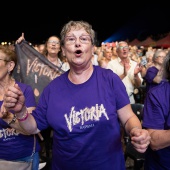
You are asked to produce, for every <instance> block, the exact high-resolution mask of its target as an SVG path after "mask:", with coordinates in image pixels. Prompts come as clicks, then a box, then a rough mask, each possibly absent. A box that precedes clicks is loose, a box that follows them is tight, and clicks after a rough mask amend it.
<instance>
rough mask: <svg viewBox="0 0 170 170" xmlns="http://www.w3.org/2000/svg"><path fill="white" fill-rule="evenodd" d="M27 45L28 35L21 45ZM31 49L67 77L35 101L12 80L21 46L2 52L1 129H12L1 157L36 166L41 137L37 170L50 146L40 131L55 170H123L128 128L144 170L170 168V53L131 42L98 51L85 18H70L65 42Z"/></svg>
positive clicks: (50, 42) (63, 35) (26, 87)
mask: <svg viewBox="0 0 170 170" xmlns="http://www.w3.org/2000/svg"><path fill="white" fill-rule="evenodd" d="M23 40H25V37H24V34H23V33H22V35H21V37H19V38H18V40H16V44H19V43H21V42H22V41H23ZM33 47H34V49H35V50H37V51H38V52H39V53H41V54H42V55H43V56H44V57H46V58H47V59H48V60H49V61H50V62H51V63H53V64H54V65H56V66H58V67H59V68H61V69H62V70H63V71H64V73H62V74H61V75H60V76H59V77H56V78H55V79H54V80H52V81H51V82H50V83H49V84H48V85H47V86H46V87H44V90H43V92H42V94H41V96H40V98H39V101H38V103H36V102H35V99H34V93H33V90H32V88H31V86H29V85H27V84H24V83H22V82H17V81H15V79H14V78H13V77H12V71H13V69H14V68H15V66H16V63H17V54H16V52H15V49H12V48H9V47H8V46H4V47H3V46H2V47H1V48H0V70H1V73H0V85H1V86H0V106H1V112H0V117H1V118H0V128H1V131H2V132H3V133H5V132H8V131H10V132H11V134H10V135H5V134H3V135H1V138H0V148H1V153H0V159H3V160H15V161H19V160H26V161H30V160H31V159H32V148H33V143H34V140H33V139H36V152H35V153H34V154H33V156H34V157H33V160H34V166H33V170H38V165H39V160H40V158H41V154H42V148H43V147H44V146H43V145H42V144H41V141H39V140H38V136H37V135H36V134H40V135H42V136H43V138H44V139H45V145H46V147H45V148H46V149H48V150H47V151H46V156H49V150H50V148H51V149H52V161H51V165H50V169H52V170H70V169H74V170H87V169H88V170H94V169H96V170H103V169H107V170H112V169H115V170H117V169H118V170H123V169H126V163H125V160H124V153H123V148H122V142H121V140H122V139H121V138H122V135H121V128H122V127H123V128H124V129H125V131H126V133H127V134H129V136H130V137H131V142H132V144H133V146H134V147H135V149H136V150H137V151H138V152H141V153H146V161H145V162H146V163H145V166H144V168H145V170H152V169H160V170H161V169H170V165H169V162H168V161H169V159H168V157H169V155H170V153H169V147H170V145H169V139H168V136H169V128H170V122H169V115H168V114H170V97H169V96H170V95H169V94H170V92H169V90H170V82H169V81H170V50H169V49H154V48H152V47H148V48H146V47H143V46H141V47H137V46H130V45H128V42H126V41H120V42H116V43H114V44H113V45H108V44H104V43H102V44H101V46H99V47H98V46H96V44H95V31H94V30H93V29H92V26H91V25H90V24H89V23H87V22H85V21H69V22H68V23H66V24H65V25H64V27H63V28H62V30H61V33H60V38H59V37H58V36H55V35H52V36H50V37H49V38H48V39H47V41H46V42H45V43H44V44H40V45H36V46H33ZM141 85H145V86H146V96H145V101H144V115H143V121H142V123H143V124H141V122H140V121H139V119H138V118H137V116H136V115H135V114H134V113H133V111H132V108H131V104H134V103H136V102H137V101H135V96H134V90H135V88H139V87H140V86H141ZM141 102H142V101H141ZM14 132H15V133H14ZM8 133H9V132H8ZM51 133H52V138H53V140H52V141H49V138H51ZM158 138H162V139H163V140H161V141H160V140H157V139H158ZM51 145H52V146H51ZM7 147H8V148H10V153H9V152H7V149H6V148H7ZM150 157H152V159H150ZM160 158H161V159H160ZM158 167H159V168H158Z"/></svg>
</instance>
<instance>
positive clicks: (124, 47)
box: [119, 46, 129, 50]
mask: <svg viewBox="0 0 170 170" xmlns="http://www.w3.org/2000/svg"><path fill="white" fill-rule="evenodd" d="M119 48H120V49H121V50H124V49H129V47H128V46H119Z"/></svg>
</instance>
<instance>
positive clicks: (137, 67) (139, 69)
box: [134, 64, 142, 74]
mask: <svg viewBox="0 0 170 170" xmlns="http://www.w3.org/2000/svg"><path fill="white" fill-rule="evenodd" d="M141 70H142V67H141V66H140V65H139V64H137V65H136V67H135V69H134V74H138V73H139V72H141Z"/></svg>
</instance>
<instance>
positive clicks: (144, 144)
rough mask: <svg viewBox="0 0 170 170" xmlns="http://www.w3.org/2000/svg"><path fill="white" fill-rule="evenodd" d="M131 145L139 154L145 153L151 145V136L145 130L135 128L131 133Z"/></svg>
mask: <svg viewBox="0 0 170 170" xmlns="http://www.w3.org/2000/svg"><path fill="white" fill-rule="evenodd" d="M130 136H131V143H132V144H133V146H134V147H135V149H136V150H137V151H138V152H141V153H144V152H145V151H146V150H147V148H148V146H149V144H150V139H151V137H150V135H149V133H148V131H147V130H145V129H138V128H134V129H132V130H131V132H130Z"/></svg>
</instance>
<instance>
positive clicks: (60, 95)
mask: <svg viewBox="0 0 170 170" xmlns="http://www.w3.org/2000/svg"><path fill="white" fill-rule="evenodd" d="M129 103H130V101H129V98H128V95H127V93H126V89H125V86H124V84H123V83H122V81H121V79H120V78H119V77H118V76H117V75H116V74H115V73H113V71H111V70H110V69H103V68H101V67H100V66H94V72H93V74H92V76H91V77H90V78H89V80H88V81H86V82H85V83H82V84H77V85H76V84H73V83H71V82H70V81H69V79H68V71H67V72H65V73H64V74H62V75H61V76H59V77H57V78H56V79H54V80H53V81H52V82H50V84H49V85H48V86H47V87H46V88H45V89H44V91H43V93H42V95H41V97H40V100H39V103H38V107H37V108H36V110H35V111H33V115H34V117H35V119H36V122H37V125H38V129H40V130H43V129H45V128H47V127H48V126H51V127H52V128H53V129H54V133H53V148H52V151H53V152H52V154H53V155H52V169H53V170H58V169H62V170H72V169H73V170H80V169H81V170H87V169H88V170H96V169H97V170H112V169H119V170H125V161H124V155H123V151H122V144H121V134H120V122H119V120H118V115H117V110H119V109H121V108H122V107H124V106H125V105H127V104H129Z"/></svg>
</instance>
